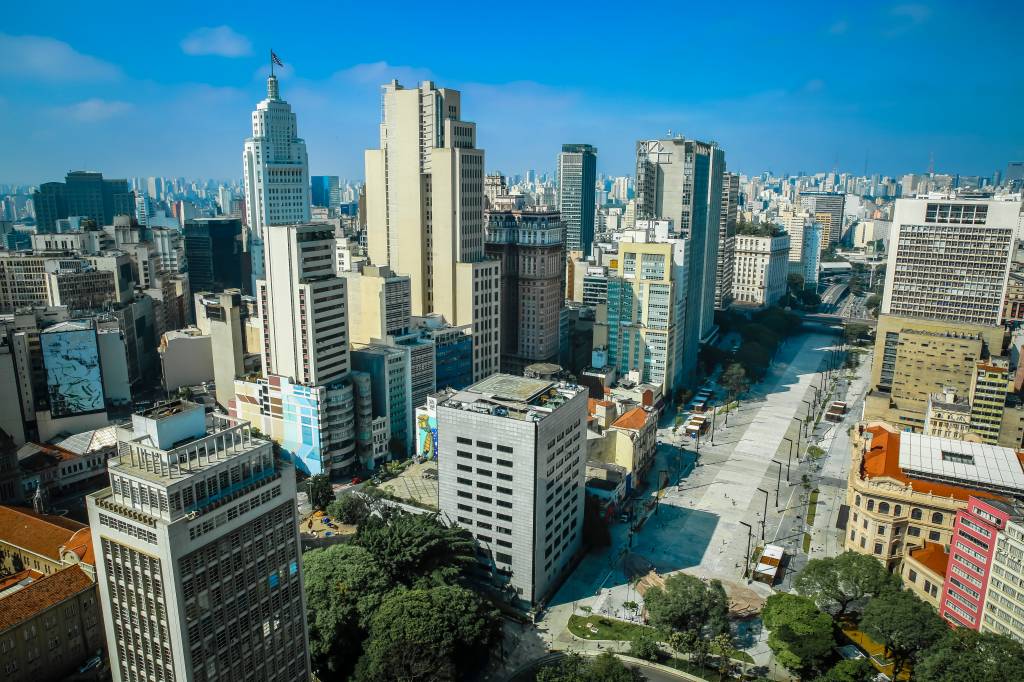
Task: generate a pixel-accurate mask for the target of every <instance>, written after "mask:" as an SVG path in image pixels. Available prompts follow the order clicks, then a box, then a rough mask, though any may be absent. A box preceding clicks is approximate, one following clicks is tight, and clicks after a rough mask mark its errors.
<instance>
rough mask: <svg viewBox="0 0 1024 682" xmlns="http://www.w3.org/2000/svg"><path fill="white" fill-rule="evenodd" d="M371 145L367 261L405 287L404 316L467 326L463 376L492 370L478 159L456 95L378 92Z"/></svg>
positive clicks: (492, 280) (494, 296)
mask: <svg viewBox="0 0 1024 682" xmlns="http://www.w3.org/2000/svg"><path fill="white" fill-rule="evenodd" d="M382 103H383V107H382V113H383V119H382V121H381V126H380V148H379V149H369V150H367V151H366V201H367V211H366V220H367V238H368V242H369V243H368V248H369V255H370V260H371V261H372V262H373V263H374V264H375V265H390V266H391V269H392V270H394V271H395V272H396V273H398V274H400V275H409V277H410V278H411V284H412V314H413V315H417V316H422V315H426V314H428V313H431V312H436V313H440V314H442V315H444V317H445V319H447V320H449V321H450V322H451V323H453V324H455V325H458V326H461V325H464V324H470V325H472V329H473V376H474V377H475V378H478V379H479V378H482V377H485V376H487V375H489V374H492V373H494V372H496V371H497V370H498V363H499V353H500V338H499V331H500V329H499V319H500V306H499V301H498V291H499V284H500V282H499V275H500V265H499V263H497V262H496V261H489V260H485V258H484V215H483V212H484V152H483V150H482V149H477V148H476V125H475V124H474V123H469V122H466V121H463V120H462V119H461V118H460V115H461V95H460V93H459V92H458V91H457V90H449V89H447V88H437V87H435V86H434V84H433V83H432V82H430V81H425V82H423V83H422V84H421V85H420V87H418V88H415V89H406V88H404V87H402V86H401V85H400V84H399V83H398V81H392V82H390V83H388V84H387V85H385V86H383V88H382Z"/></svg>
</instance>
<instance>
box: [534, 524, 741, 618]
mask: <svg viewBox="0 0 1024 682" xmlns="http://www.w3.org/2000/svg"><path fill="white" fill-rule="evenodd" d="M717 526H718V515H717V514H713V513H710V512H706V511H701V510H697V509H686V508H682V507H677V506H673V505H669V504H661V505H659V506H658V509H657V513H654V512H651V513H650V515H649V516H648V517H647V520H646V521H645V522H644V523H643V525H642V526H641V527H640V528H639V529H638V530H637V531H635V532H634V533H633V534H632V538H631V540H630V539H628V538H622V536H621V534H619V533H616V534H615V535H616V542H615V544H614V545H613V546H612V547H608V548H604V549H602V550H600V551H598V552H593V551H592V552H590V553H588V554H587V556H585V557H584V558H583V560H582V561H581V562H580V564H579V566H577V568H576V570H575V571H574V572H573V573H572V574H571V575H570V576H569V577H568V578H567V579H566V581H565V583H564V584H563V585H562V586H561V588H559V590H558V592H556V593H555V596H554V597H553V598H552V599H551V601H550V603H549V605H550V606H556V605H559V604H567V603H570V602H575V601H578V600H581V599H586V598H588V597H592V596H594V595H596V594H597V593H598V592H599V591H600V590H601V589H608V588H611V587H617V586H621V585H625V584H627V583H628V582H631V581H632V582H635V580H636V578H638V577H639V575H638V574H640V575H642V574H643V573H645V572H646V571H647V570H649V569H653V570H655V571H657V572H658V573H660V574H662V575H664V574H666V573H671V572H673V571H679V570H682V569H684V568H692V567H694V566H698V565H700V563H701V561H702V560H703V559H704V556H705V554H706V553H708V552H713V551H721V550H720V548H715V547H711V546H710V543H711V538H712V536H713V535H714V533H715V528H716V527H717ZM631 579H632V580H631Z"/></svg>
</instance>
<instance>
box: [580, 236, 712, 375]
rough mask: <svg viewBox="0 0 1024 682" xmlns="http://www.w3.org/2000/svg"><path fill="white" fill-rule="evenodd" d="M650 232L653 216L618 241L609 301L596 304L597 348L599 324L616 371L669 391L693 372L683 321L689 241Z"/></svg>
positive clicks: (694, 349)
mask: <svg viewBox="0 0 1024 682" xmlns="http://www.w3.org/2000/svg"><path fill="white" fill-rule="evenodd" d="M661 222H662V223H663V224H664V223H666V222H667V221H661ZM663 231H664V230H663ZM654 232H655V228H654V227H653V221H638V223H637V230H635V232H634V235H633V239H634V240H635V241H632V242H629V241H623V242H620V243H619V258H618V263H617V265H618V267H617V268H616V270H615V272H614V275H612V276H609V277H608V303H607V305H606V306H604V307H601V306H599V307H598V312H597V320H596V323H595V347H596V346H597V341H596V338H597V327H604V328H605V336H606V338H607V342H608V347H607V352H608V364H609V365H610V366H612V367H613V368H615V369H616V371H617V372H618V374H619V376H622V377H628V376H630V375H631V373H635V374H636V380H637V381H638V382H644V383H651V384H655V385H657V386H659V387H660V388H661V391H662V393H663V394H665V395H669V394H670V393H672V392H673V391H676V390H678V389H680V388H682V387H683V385H684V384H685V382H686V377H687V376H692V375H693V374H694V372H695V367H694V365H695V363H696V357H697V345H696V342H694V343H693V345H688V341H689V340H688V339H687V338H686V337H685V326H684V320H685V319H687V318H686V306H687V305H688V303H689V300H688V298H687V286H688V285H689V283H690V282H691V281H692V278H690V277H688V275H689V269H690V267H691V262H690V250H689V244H690V242H689V241H688V240H684V239H664V240H659V239H658V238H657V237H655V236H654Z"/></svg>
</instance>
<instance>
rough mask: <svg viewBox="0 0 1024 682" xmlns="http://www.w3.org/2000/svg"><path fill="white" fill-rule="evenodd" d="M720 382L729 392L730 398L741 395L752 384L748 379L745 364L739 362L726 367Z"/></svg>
mask: <svg viewBox="0 0 1024 682" xmlns="http://www.w3.org/2000/svg"><path fill="white" fill-rule="evenodd" d="M719 383H721V384H722V387H723V388H725V390H726V391H728V392H729V397H730V398H732V397H736V396H738V395H740V394H741V393H743V392H744V391H746V390H747V388H748V387H749V386H750V382H749V381H747V370H745V369H743V365H741V364H739V363H738V362H734V363H732V364H731V365H729V366H728V367H726V368H725V371H724V372H722V377H721V378H720V379H719Z"/></svg>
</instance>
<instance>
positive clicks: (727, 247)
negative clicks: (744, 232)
mask: <svg viewBox="0 0 1024 682" xmlns="http://www.w3.org/2000/svg"><path fill="white" fill-rule="evenodd" d="M739 192H740V176H738V175H736V174H735V173H725V174H724V175H723V176H722V208H721V211H720V214H719V217H718V254H717V256H716V261H715V309H716V310H725V309H726V308H728V307H729V304H730V303H732V282H733V273H734V270H735V261H736V214H737V211H738V209H739V205H738V202H739Z"/></svg>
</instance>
